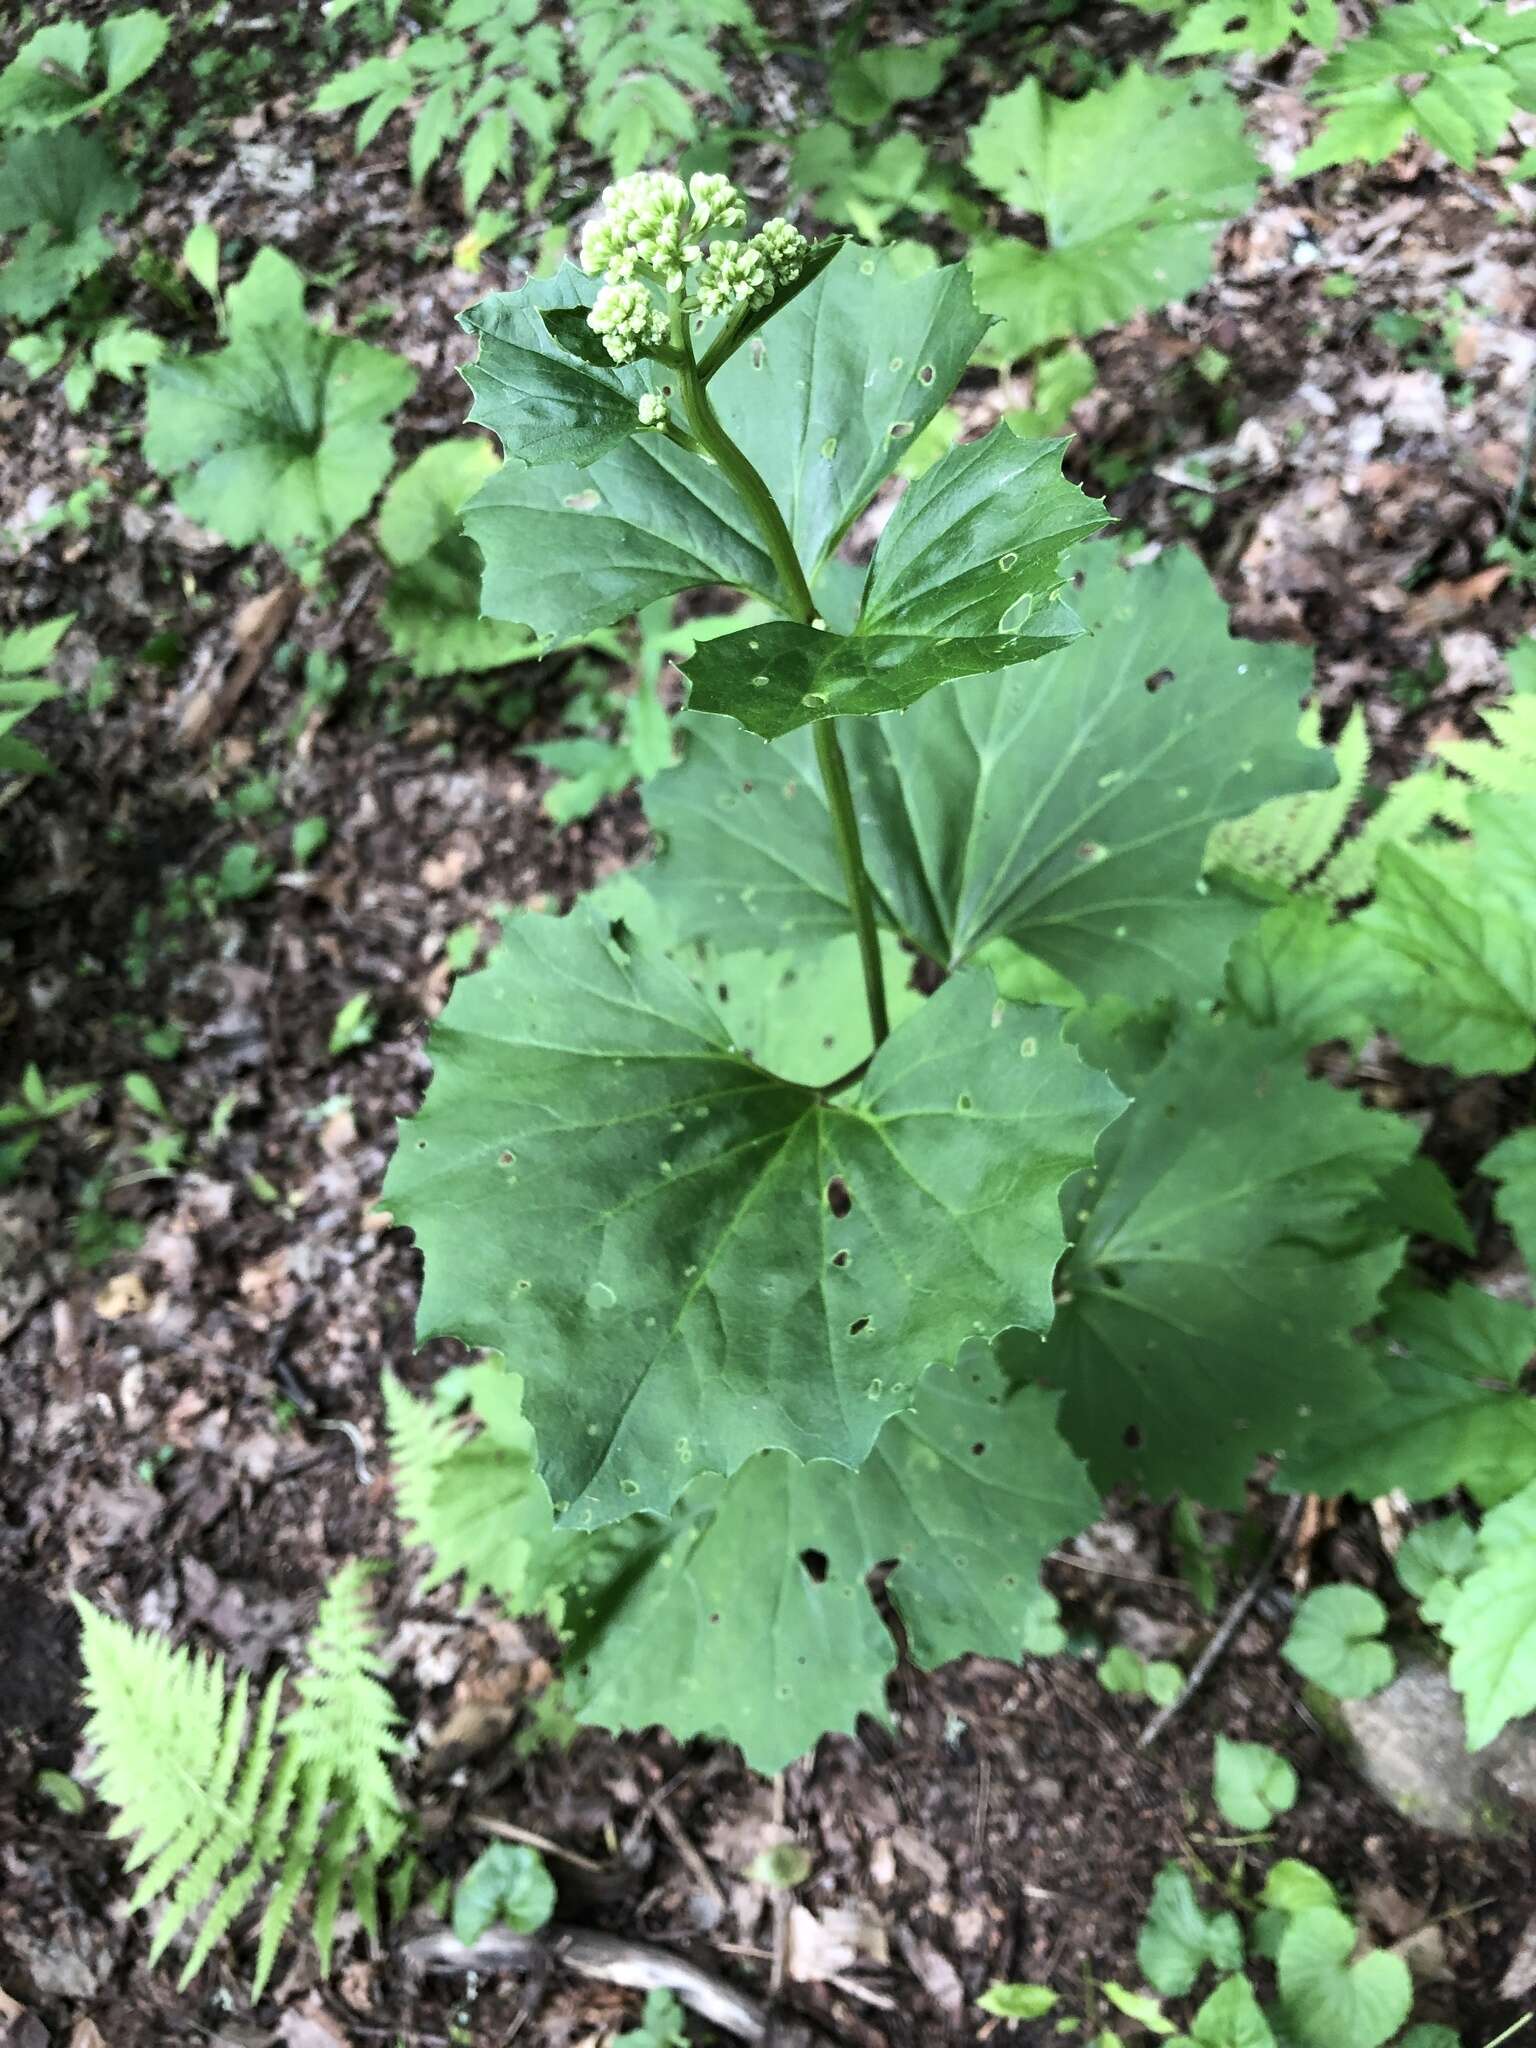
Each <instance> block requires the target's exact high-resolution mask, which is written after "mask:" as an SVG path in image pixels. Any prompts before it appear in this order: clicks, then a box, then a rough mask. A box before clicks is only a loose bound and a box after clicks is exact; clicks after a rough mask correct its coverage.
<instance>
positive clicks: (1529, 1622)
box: [1441, 1484, 1536, 1749]
mask: <svg viewBox="0 0 1536 2048" xmlns="http://www.w3.org/2000/svg"><path fill="white" fill-rule="evenodd" d="M1477 1547H1478V1554H1479V1557H1480V1559H1481V1563H1480V1564H1479V1566H1478V1569H1477V1570H1476V1571H1475V1572H1473V1573H1471V1574H1470V1576H1469V1577H1467V1578H1465V1579H1463V1581H1462V1582H1461V1584H1460V1586H1459V1587H1458V1588H1457V1589H1456V1593H1455V1596H1454V1598H1453V1599H1452V1600H1451V1603H1450V1606H1449V1608H1448V1610H1447V1612H1446V1615H1445V1619H1444V1622H1443V1623H1442V1625H1441V1632H1442V1634H1443V1635H1444V1637H1445V1640H1446V1641H1447V1642H1448V1643H1449V1644H1450V1645H1451V1648H1452V1650H1453V1651H1454V1653H1455V1654H1454V1655H1453V1656H1452V1658H1451V1683H1452V1684H1453V1685H1454V1686H1455V1687H1456V1690H1457V1691H1458V1692H1459V1693H1460V1694H1461V1695H1462V1697H1463V1699H1464V1700H1465V1702H1466V1709H1467V1747H1468V1748H1469V1749H1481V1748H1482V1747H1483V1745H1484V1744H1485V1743H1488V1742H1492V1740H1493V1738H1494V1737H1495V1735H1497V1734H1498V1732H1499V1730H1500V1729H1501V1728H1502V1727H1503V1726H1504V1724H1505V1723H1506V1722H1507V1721H1511V1720H1513V1719H1514V1718H1515V1716H1516V1715H1517V1714H1528V1713H1530V1711H1531V1710H1532V1708H1533V1707H1536V1484H1532V1485H1530V1486H1527V1487H1525V1488H1524V1489H1523V1491H1522V1492H1520V1493H1517V1494H1516V1495H1515V1497H1514V1499H1513V1500H1507V1501H1505V1502H1504V1504H1503V1505H1502V1506H1501V1507H1496V1508H1494V1509H1493V1510H1492V1511H1491V1512H1490V1513H1489V1514H1487V1515H1485V1516H1484V1518H1483V1524H1482V1527H1481V1528H1480V1529H1479V1530H1478V1532H1477Z"/></svg>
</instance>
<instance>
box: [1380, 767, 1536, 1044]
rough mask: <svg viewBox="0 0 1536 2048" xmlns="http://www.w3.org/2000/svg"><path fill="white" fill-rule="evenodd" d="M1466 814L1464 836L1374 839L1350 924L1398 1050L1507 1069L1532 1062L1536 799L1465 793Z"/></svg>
mask: <svg viewBox="0 0 1536 2048" xmlns="http://www.w3.org/2000/svg"><path fill="white" fill-rule="evenodd" d="M1467 819H1468V823H1469V825H1470V827H1471V831H1472V839H1471V842H1470V844H1468V843H1467V842H1465V841H1455V842H1445V843H1443V844H1441V845H1438V846H1436V845H1428V844H1425V845H1419V846H1413V847H1407V846H1388V847H1386V848H1384V849H1383V852H1382V855H1381V863H1380V867H1379V870H1378V874H1377V883H1376V898H1375V901H1374V902H1373V903H1372V904H1371V905H1370V907H1369V908H1368V909H1367V910H1365V911H1363V912H1362V913H1361V915H1360V918H1359V924H1360V927H1361V929H1362V930H1363V931H1366V932H1368V933H1369V934H1370V935H1371V937H1372V939H1373V940H1375V942H1376V943H1377V944H1378V945H1379V947H1380V948H1381V950H1382V953H1383V956H1384V966H1385V968H1386V970H1387V973H1388V976H1389V981H1390V987H1389V990H1388V993H1387V996H1386V999H1385V1000H1384V1002H1383V1006H1382V1008H1383V1014H1382V1017H1381V1022H1383V1023H1384V1024H1386V1025H1388V1026H1389V1027H1390V1029H1391V1030H1392V1031H1393V1033H1394V1034H1395V1035H1396V1037H1397V1038H1398V1039H1399V1040H1400V1042H1401V1044H1402V1047H1403V1050H1404V1051H1405V1052H1406V1053H1407V1054H1408V1056H1409V1058H1410V1059H1416V1060H1425V1061H1433V1062H1436V1063H1441V1062H1443V1063H1444V1064H1445V1065H1446V1066H1450V1067H1455V1068H1456V1069H1457V1070H1458V1071H1459V1072H1461V1073H1469V1074H1475V1073H1483V1072H1488V1073H1496V1074H1514V1073H1519V1072H1520V1071H1522V1070H1523V1069H1524V1068H1526V1067H1528V1066H1530V1064H1531V1063H1532V1061H1533V1060H1536V806H1533V805H1532V804H1530V803H1529V802H1528V801H1522V800H1520V799H1519V798H1516V797H1507V796H1493V795H1477V796H1473V797H1471V798H1469V799H1468V803H1467Z"/></svg>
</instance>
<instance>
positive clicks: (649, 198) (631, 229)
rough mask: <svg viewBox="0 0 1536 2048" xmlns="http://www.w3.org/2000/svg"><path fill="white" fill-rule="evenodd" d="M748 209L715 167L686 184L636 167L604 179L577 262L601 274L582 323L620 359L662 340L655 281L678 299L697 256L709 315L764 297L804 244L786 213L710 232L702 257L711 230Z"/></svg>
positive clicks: (787, 275)
mask: <svg viewBox="0 0 1536 2048" xmlns="http://www.w3.org/2000/svg"><path fill="white" fill-rule="evenodd" d="M746 217H747V209H746V203H745V201H744V200H743V199H742V196H741V194H740V193H739V192H738V191H737V189H736V187H735V186H734V185H733V184H732V183H731V181H730V179H729V178H725V177H722V176H721V175H720V174H719V173H718V172H714V171H695V172H694V174H693V176H692V177H691V178H690V179H689V180H688V182H687V184H686V185H685V184H684V183H683V181H682V179H681V178H679V177H676V176H674V175H673V173H672V172H670V171H637V172H635V174H634V175H633V177H629V178H620V179H619V181H618V182H617V184H613V185H610V186H609V187H608V189H607V190H606V191H605V192H604V194H603V211H602V212H601V213H600V214H598V215H597V216H596V217H595V218H594V219H592V220H590V221H588V223H587V225H586V228H585V229H584V231H583V233H582V238H581V267H582V269H583V270H585V271H586V272H587V274H588V276H590V277H601V278H603V279H604V280H605V282H604V285H603V288H602V290H601V291H600V292H599V293H598V295H597V298H596V301H595V302H594V304H593V307H592V310H591V312H590V313H589V314H588V315H587V325H588V326H589V327H590V328H591V329H592V331H593V332H594V333H595V334H600V335H601V336H602V339H603V346H604V347H605V348H606V349H607V351H608V353H609V355H610V356H612V358H613V360H614V361H615V362H616V363H628V362H632V361H633V360H634V358H635V357H636V356H638V355H644V354H646V353H648V352H650V351H651V350H654V349H657V348H661V347H663V346H664V345H665V343H666V340H667V335H668V328H669V323H668V318H667V315H666V314H665V313H664V312H663V311H662V310H661V309H660V307H659V306H658V304H657V302H656V299H655V297H654V296H653V292H652V288H653V287H659V288H660V290H662V291H664V292H666V293H667V294H668V295H669V296H671V297H673V298H676V297H677V296H678V295H680V294H682V293H683V292H685V291H686V290H687V287H688V277H689V273H690V272H691V271H692V270H693V268H694V266H695V265H696V264H697V265H699V266H700V268H699V272H698V278H697V290H698V299H697V304H698V306H699V308H700V309H701V310H702V311H703V312H705V313H707V314H709V315H711V316H715V315H719V314H723V313H731V312H734V311H736V309H737V308H738V307H740V306H744V305H754V306H761V305H766V304H767V303H768V302H769V300H770V299H772V297H773V295H774V293H775V292H776V291H777V290H778V289H779V288H780V287H781V286H783V285H786V284H790V283H793V281H794V280H795V278H797V277H798V276H799V275H800V271H801V268H802V266H803V265H804V262H805V252H806V247H807V244H806V239H805V237H804V235H802V234H801V233H800V231H799V229H798V228H795V227H792V226H791V225H790V223H789V222H788V221H787V220H771V221H769V222H768V223H767V225H766V226H765V227H764V228H763V229H762V230H761V232H760V233H759V234H757V235H754V236H753V238H752V240H751V241H749V242H731V241H724V240H719V239H717V240H714V241H712V242H710V244H709V253H708V255H707V256H706V255H705V252H704V240H703V237H704V235H705V233H706V232H707V230H708V229H710V228H736V227H740V226H742V224H743V223H744V222H745V220H746ZM688 310H691V307H690V308H689V309H688Z"/></svg>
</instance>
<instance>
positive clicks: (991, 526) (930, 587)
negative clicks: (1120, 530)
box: [683, 426, 1103, 740]
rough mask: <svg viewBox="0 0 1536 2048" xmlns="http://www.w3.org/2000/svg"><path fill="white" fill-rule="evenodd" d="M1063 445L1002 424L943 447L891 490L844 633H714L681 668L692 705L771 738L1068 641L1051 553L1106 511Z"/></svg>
mask: <svg viewBox="0 0 1536 2048" xmlns="http://www.w3.org/2000/svg"><path fill="white" fill-rule="evenodd" d="M1064 446H1065V443H1064V442H1056V441H1021V440H1020V439H1019V437H1018V436H1017V435H1016V434H1014V433H1013V432H1012V431H1011V430H1010V429H1009V428H1007V427H1006V426H1000V427H997V428H995V429H994V430H993V432H992V433H991V434H989V435H988V436H987V438H986V439H985V440H982V441H975V442H971V443H968V444H967V445H966V446H964V447H960V448H953V449H951V450H950V451H949V453H948V454H947V455H946V456H945V457H944V458H943V460H942V461H940V462H939V463H937V464H936V465H935V466H934V468H932V469H930V470H929V471H928V472H927V473H926V475H925V476H923V477H922V478H921V479H920V480H919V481H918V482H917V483H915V484H913V485H912V486H911V487H910V488H909V489H908V490H907V491H906V492H905V494H904V495H903V496H902V497H901V498H900V499H899V500H898V502H897V506H896V511H895V513H894V515H893V516H892V518H891V521H890V523H889V525H888V526H887V527H886V529H885V532H884V534H883V535H882V536H881V540H880V545H879V548H878V549H877V551H876V554H875V560H874V564H873V566H872V568H871V570H870V573H869V583H868V589H867V592H866V595H865V599H864V605H863V610H862V612H861V614H860V617H859V620H858V624H857V626H856V627H855V629H854V631H853V632H852V633H851V634H841V633H832V632H828V631H825V630H824V629H823V630H815V629H812V628H810V627H806V626H798V625H791V624H788V623H779V624H774V625H769V626H761V627H756V628H754V629H752V630H751V631H748V632H744V633H733V634H729V635H727V636H726V637H724V638H722V639H718V640H713V641H710V642H708V643H706V644H705V645H703V646H701V647H700V648H699V649H698V650H697V652H696V653H695V655H694V656H693V658H692V659H691V660H690V661H687V662H685V663H684V664H683V666H684V670H685V673H686V674H687V676H688V679H689V682H690V684H691V685H692V689H691V692H690V695H689V704H690V706H691V708H692V709H694V710H695V711H710V712H719V713H725V714H727V715H729V716H732V717H735V718H737V719H739V720H740V721H741V723H742V724H743V725H745V726H746V727H747V729H748V731H749V732H754V733H756V734H757V736H758V738H759V739H765V740H772V739H780V738H782V737H783V735H784V734H785V733H788V732H793V731H794V730H795V729H796V728H797V727H799V726H802V725H807V724H810V723H813V722H814V721H815V720H816V719H818V718H835V717H838V716H839V715H843V714H846V713H875V712H884V711H904V710H906V708H907V707H908V705H910V704H913V703H915V702H916V701H917V700H918V698H920V697H923V696H926V694H927V693H928V691H929V690H931V689H933V688H935V687H936V686H937V685H938V684H940V683H944V682H949V681H951V680H953V679H954V678H955V677H957V676H968V675H982V674H992V673H995V672H996V671H997V670H999V669H1003V668H1007V667H1010V666H1015V665H1017V664H1019V663H1022V662H1025V661H1032V660H1035V659H1037V658H1038V657H1039V656H1040V655H1042V654H1048V653H1051V652H1052V651H1053V650H1055V649H1056V648H1059V647H1063V646H1065V645H1066V644H1067V642H1068V641H1069V640H1072V639H1074V638H1076V636H1077V632H1078V625H1077V621H1076V619H1075V617H1074V616H1073V615H1072V613H1070V612H1069V611H1067V610H1066V609H1065V608H1064V607H1061V606H1054V605H1053V604H1052V599H1053V598H1054V597H1055V596H1056V593H1057V592H1058V590H1059V589H1060V588H1061V585H1062V582H1063V580H1064V578H1063V572H1062V568H1061V558H1062V555H1063V553H1064V552H1065V550H1066V548H1067V547H1068V546H1069V545H1070V544H1071V542H1073V541H1075V540H1080V539H1082V538H1083V537H1084V536H1085V535H1087V534H1090V533H1094V532H1097V530H1098V528H1099V527H1100V526H1101V525H1102V524H1103V518H1102V514H1101V513H1100V510H1099V508H1098V506H1097V505H1096V504H1095V503H1094V502H1093V501H1092V500H1091V499H1088V498H1085V497H1084V496H1083V494H1082V492H1081V491H1079V490H1078V489H1077V487H1076V485H1075V484H1069V483H1068V482H1067V480H1066V479H1065V477H1063V476H1062V474H1061V450H1062V448H1063V447H1064Z"/></svg>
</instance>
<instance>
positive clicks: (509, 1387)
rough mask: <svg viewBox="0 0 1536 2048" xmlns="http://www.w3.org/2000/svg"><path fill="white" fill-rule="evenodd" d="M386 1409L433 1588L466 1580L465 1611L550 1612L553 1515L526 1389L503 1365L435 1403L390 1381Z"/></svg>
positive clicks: (452, 1386) (440, 1390)
mask: <svg viewBox="0 0 1536 2048" xmlns="http://www.w3.org/2000/svg"><path fill="white" fill-rule="evenodd" d="M466 1396H467V1397H468V1400H469V1414H468V1415H464V1416H461V1415H459V1414H457V1413H456V1412H455V1411H456V1409H457V1408H458V1407H459V1405H460V1404H461V1403H462V1402H463V1401H464V1399H465V1397H466ZM384 1402H385V1408H386V1412H387V1414H388V1418H389V1438H390V1451H391V1455H392V1457H393V1459H394V1464H395V1485H396V1488H397V1490H398V1494H399V1500H400V1511H401V1514H402V1517H403V1518H404V1520H405V1523H406V1531H407V1537H408V1540H409V1541H410V1542H412V1543H421V1544H425V1545H426V1546H427V1547H428V1548H429V1549H431V1550H432V1551H433V1552H434V1553H435V1562H434V1564H433V1566H432V1569H431V1571H430V1573H429V1575H428V1577H427V1579H426V1580H425V1581H424V1583H425V1584H426V1585H427V1586H436V1585H441V1584H443V1583H444V1582H445V1581H446V1580H449V1579H453V1578H457V1577H459V1576H460V1575H461V1574H462V1578H463V1599H464V1601H465V1603H466V1604H467V1603H468V1602H470V1601H472V1600H474V1599H477V1598H478V1597H479V1595H480V1594H481V1592H487V1593H494V1594H495V1595H496V1596H497V1597H498V1598H499V1599H502V1600H504V1601H505V1602H506V1603H507V1605H508V1606H509V1607H512V1608H515V1609H519V1610H521V1611H527V1610H529V1609H531V1608H534V1607H540V1606H543V1605H545V1604H546V1602H547V1601H548V1600H549V1598H550V1587H551V1584H552V1583H553V1579H552V1574H551V1571H550V1569H549V1562H548V1561H549V1559H550V1556H551V1552H552V1548H553V1546H554V1544H555V1541H556V1538H555V1535H554V1510H553V1508H552V1506H551V1504H550V1498H549V1491H548V1489H547V1488H546V1486H545V1484H544V1482H543V1480H542V1479H541V1478H540V1477H539V1472H538V1463H537V1452H536V1446H535V1442H534V1436H533V1431H532V1430H531V1428H530V1427H529V1425H528V1423H527V1422H526V1421H525V1420H524V1419H523V1412H522V1382H521V1381H520V1380H519V1379H518V1378H517V1376H516V1375H515V1374H514V1373H509V1372H507V1371H506V1370H505V1369H504V1368H503V1367H502V1366H500V1365H477V1366H471V1367H470V1368H469V1369H468V1370H467V1371H464V1372H460V1373H451V1374H448V1375H446V1376H445V1378H444V1380H442V1381H440V1382H439V1384H438V1387H437V1388H436V1389H434V1392H433V1394H432V1396H431V1397H430V1398H429V1399H427V1400H421V1399H418V1397H417V1396H415V1395H414V1394H411V1393H408V1392H407V1390H406V1389H405V1388H404V1387H403V1386H401V1384H400V1383H399V1381H398V1380H393V1379H386V1381H385V1383H384ZM476 1423H478V1425H479V1427H478V1429H476V1428H475V1426H474V1425H475V1424H476Z"/></svg>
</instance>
